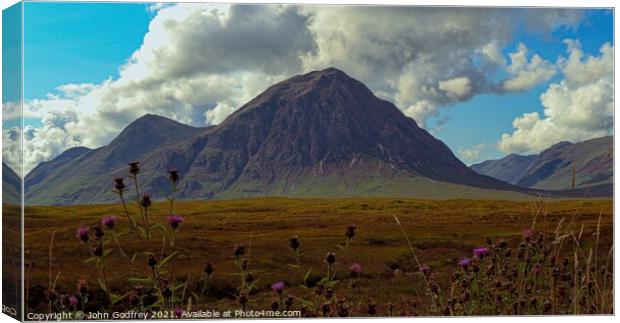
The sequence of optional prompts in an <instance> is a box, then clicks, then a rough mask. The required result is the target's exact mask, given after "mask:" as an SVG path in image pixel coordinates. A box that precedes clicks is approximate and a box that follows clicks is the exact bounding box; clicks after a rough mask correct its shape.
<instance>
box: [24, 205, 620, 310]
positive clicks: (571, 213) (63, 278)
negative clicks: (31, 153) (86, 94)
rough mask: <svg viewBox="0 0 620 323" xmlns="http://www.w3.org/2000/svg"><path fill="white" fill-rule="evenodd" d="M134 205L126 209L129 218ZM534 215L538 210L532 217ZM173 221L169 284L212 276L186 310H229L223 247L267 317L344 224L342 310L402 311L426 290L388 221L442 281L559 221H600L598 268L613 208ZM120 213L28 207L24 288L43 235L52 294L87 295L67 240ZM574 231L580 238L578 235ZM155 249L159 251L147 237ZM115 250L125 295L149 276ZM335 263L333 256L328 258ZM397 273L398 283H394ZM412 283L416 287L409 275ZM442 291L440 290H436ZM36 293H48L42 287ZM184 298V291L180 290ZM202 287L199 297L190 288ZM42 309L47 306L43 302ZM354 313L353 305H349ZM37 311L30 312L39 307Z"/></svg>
mask: <svg viewBox="0 0 620 323" xmlns="http://www.w3.org/2000/svg"><path fill="white" fill-rule="evenodd" d="M132 208H135V205H130V211H131V212H133V213H134V214H136V213H137V208H136V209H132ZM543 208H544V212H543V211H541V210H543ZM175 210H176V212H175V213H178V214H181V215H183V216H184V217H185V222H184V223H183V224H182V225H181V229H180V231H179V232H178V234H177V236H176V244H177V248H179V249H180V255H179V256H178V257H177V258H176V260H175V261H176V264H175V268H176V269H175V274H174V276H175V277H176V279H178V280H188V279H189V280H190V286H193V285H196V286H202V285H201V284H200V283H199V282H198V279H199V278H200V277H201V274H202V270H203V267H204V264H205V262H207V261H209V262H211V263H213V265H214V267H215V273H214V275H213V278H212V280H211V282H210V286H211V287H210V290H211V292H210V293H209V295H208V296H207V297H204V298H203V299H201V302H200V303H199V304H194V308H202V309H214V308H218V309H223V308H231V307H235V308H236V307H237V305H236V303H235V300H234V298H233V297H234V294H235V288H236V287H237V285H238V280H239V277H238V276H235V275H233V274H232V273H234V272H236V271H237V269H236V267H235V263H234V256H233V253H232V246H233V245H234V244H235V243H245V244H246V245H248V246H251V248H250V263H251V265H250V266H251V268H253V270H254V271H255V272H256V276H257V277H259V279H258V282H257V287H258V289H259V290H258V291H257V292H256V293H257V295H252V296H251V297H250V308H256V309H259V308H260V309H266V308H268V307H269V304H270V303H271V302H272V300H273V297H274V293H273V292H272V291H271V290H270V288H269V286H270V285H271V283H273V282H275V281H279V280H282V281H284V282H285V283H286V285H287V286H290V287H291V288H289V289H288V292H289V293H290V294H292V295H299V296H302V295H306V294H308V291H306V290H304V289H303V288H301V287H299V286H300V285H301V283H302V280H303V277H304V275H305V274H306V272H307V271H308V269H310V268H311V269H312V272H311V274H310V275H309V277H310V278H311V280H312V279H316V278H318V277H320V275H323V274H324V267H325V264H324V263H323V259H324V256H325V254H326V253H327V252H328V251H336V253H337V256H338V253H339V250H337V248H336V247H335V245H337V244H343V243H344V240H345V237H344V230H345V228H346V226H347V225H355V226H356V227H357V235H356V236H355V238H354V239H353V242H352V243H351V245H350V247H349V251H348V255H347V263H345V264H341V265H342V266H343V268H344V270H341V271H342V277H341V278H345V277H346V275H347V270H346V268H348V266H349V264H350V263H351V262H359V263H360V264H361V265H362V276H361V278H360V279H359V280H358V281H357V282H356V283H355V285H356V286H355V288H353V289H346V288H343V289H342V290H341V291H339V297H347V299H350V300H352V302H353V304H357V305H353V307H354V308H352V309H351V310H352V312H353V313H355V311H356V310H357V312H358V313H361V312H363V311H364V310H363V309H362V308H365V306H366V305H365V304H366V303H367V300H368V299H373V300H374V302H376V303H377V306H378V308H379V310H380V311H384V312H385V311H386V309H387V308H388V307H389V305H388V303H390V302H391V303H393V304H404V303H406V302H408V301H409V300H411V299H424V297H423V295H422V296H420V295H421V294H424V290H425V287H424V285H423V282H420V281H419V279H418V278H419V276H416V275H417V273H416V270H417V268H418V266H417V265H416V263H415V261H414V259H413V258H412V256H411V252H410V250H409V246H408V244H407V242H406V241H405V238H404V237H403V234H402V232H401V228H400V227H399V226H398V225H397V224H396V222H395V220H394V215H396V216H397V217H398V218H399V219H400V222H401V223H402V226H403V228H404V230H405V231H406V233H407V234H408V236H409V238H410V239H411V245H412V246H413V248H414V249H415V252H416V254H417V256H418V258H419V261H420V262H421V263H422V264H425V265H428V266H430V267H431V268H433V270H434V271H435V272H436V274H435V276H436V280H437V281H440V282H446V283H448V282H449V281H450V276H451V275H452V272H453V271H454V270H455V269H456V268H457V267H456V263H457V260H458V258H459V257H460V256H462V255H467V256H470V255H471V250H472V248H474V247H477V246H480V245H484V244H485V240H486V239H487V238H490V239H492V240H497V239H507V240H517V239H520V237H521V236H522V232H523V230H524V229H526V228H529V227H531V225H532V223H533V221H534V219H535V218H536V228H537V229H538V230H545V231H548V232H552V231H554V230H555V228H556V225H557V224H558V222H560V221H562V223H563V228H564V229H565V230H567V229H570V230H572V231H574V232H575V234H578V233H579V232H581V235H582V236H584V237H592V236H593V235H594V234H596V232H597V222H598V221H599V215H600V239H598V240H595V239H583V241H584V242H583V243H582V249H583V250H589V248H590V247H593V248H594V247H595V245H594V244H595V243H596V242H595V241H598V249H597V250H598V253H597V256H596V257H597V258H596V262H599V263H603V262H604V260H605V259H603V258H606V256H607V251H608V250H609V249H610V247H611V245H612V239H613V233H612V230H613V203H612V201H611V200H570V201H569V200H557V201H546V202H508V201H486V200H448V201H435V200H412V199H391V198H351V199H287V198H257V199H243V200H230V201H209V202H203V201H179V202H176V203H175ZM122 212H123V209H122V206H120V205H94V206H67V207H28V208H26V219H25V221H26V237H25V241H26V246H25V247H26V262H27V263H28V262H32V263H33V267H32V270H31V273H30V275H31V276H30V277H28V281H29V285H30V286H37V285H39V286H47V285H48V281H49V279H50V274H49V270H50V268H49V267H48V266H49V264H50V259H49V257H50V256H49V255H50V250H49V245H50V236H51V235H52V234H53V232H55V237H54V250H53V255H54V259H53V262H51V263H52V265H53V268H52V270H53V271H54V272H58V273H60V275H59V277H58V281H57V286H58V289H59V292H60V293H62V292H72V291H73V290H74V289H75V283H76V282H77V280H78V279H87V280H89V282H90V283H89V287H90V288H96V286H97V283H96V277H97V275H98V271H97V268H96V267H95V266H93V264H87V263H85V262H84V260H86V259H87V258H89V257H90V255H89V253H88V250H87V249H86V248H85V247H84V245H83V244H81V243H79V241H78V239H77V238H76V237H75V230H76V228H77V227H78V226H80V225H94V224H97V223H99V221H100V220H101V217H102V216H104V215H109V214H116V215H118V216H119V219H120V222H119V224H118V226H119V227H120V228H121V229H123V228H126V227H127V226H128V223H127V220H126V219H125V218H124V217H123V216H122ZM151 212H152V213H151V214H152V215H151V219H153V221H154V222H159V223H164V222H165V215H167V212H168V204H167V203H155V204H154V205H153V208H152V211H151ZM582 226H583V229H582V228H581V227H582ZM292 235H298V236H299V239H300V241H301V252H302V255H301V265H302V266H301V267H302V268H299V269H298V268H295V267H293V266H290V265H289V264H294V263H295V259H294V257H293V254H292V252H291V250H290V249H289V247H288V238H289V237H290V236H292ZM119 240H120V241H121V243H122V244H123V248H124V250H125V252H126V253H127V254H128V255H129V256H130V257H131V256H132V255H133V254H134V253H136V252H140V251H142V248H141V246H142V244H141V243H140V241H139V239H137V238H130V236H128V235H124V236H120V237H119ZM153 244H154V248H155V249H157V246H159V245H161V241H158V240H157V238H156V239H154V241H153ZM109 246H110V248H112V249H114V250H113V251H112V253H111V254H110V256H108V257H107V260H106V262H107V268H108V277H109V280H110V285H111V289H112V290H113V291H117V292H118V293H124V292H126V291H127V290H129V289H130V288H131V284H128V282H127V278H128V277H134V276H135V277H138V276H145V275H148V274H149V271H148V267H147V265H146V258H145V256H143V255H141V254H138V255H136V256H135V260H134V261H133V262H131V261H127V260H126V259H125V258H123V257H122V255H121V254H120V253H119V252H118V250H116V248H115V246H114V245H113V244H109ZM338 260H339V261H341V259H340V258H338ZM395 273H396V274H395ZM414 276H415V277H414ZM447 287H448V286H442V288H443V289H446V288H447ZM45 288H46V287H45ZM189 288H190V289H191V287H189ZM198 289H200V288H198ZM45 305H47V302H45ZM356 306H357V307H356ZM39 310H40V309H39Z"/></svg>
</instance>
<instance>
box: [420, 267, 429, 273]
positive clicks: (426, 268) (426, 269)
mask: <svg viewBox="0 0 620 323" xmlns="http://www.w3.org/2000/svg"><path fill="white" fill-rule="evenodd" d="M419 270H420V272H421V273H423V274H424V275H428V274H430V273H431V268H430V267H428V266H422V267H420V269H419Z"/></svg>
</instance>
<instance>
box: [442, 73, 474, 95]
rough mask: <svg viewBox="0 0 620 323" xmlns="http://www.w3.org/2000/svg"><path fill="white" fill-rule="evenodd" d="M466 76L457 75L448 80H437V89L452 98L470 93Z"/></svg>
mask: <svg viewBox="0 0 620 323" xmlns="http://www.w3.org/2000/svg"><path fill="white" fill-rule="evenodd" d="M469 83H470V81H469V79H468V78H467V77H457V78H453V79H450V80H445V81H439V83H438V84H439V89H440V90H441V91H444V92H445V93H446V95H447V96H448V97H450V98H452V99H454V100H459V99H462V98H465V97H467V96H468V95H470V94H471V85H470V84H469Z"/></svg>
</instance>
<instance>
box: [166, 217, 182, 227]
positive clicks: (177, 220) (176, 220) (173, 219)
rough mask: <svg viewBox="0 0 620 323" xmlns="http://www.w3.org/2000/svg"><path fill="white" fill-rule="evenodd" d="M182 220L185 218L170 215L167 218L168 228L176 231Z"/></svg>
mask: <svg viewBox="0 0 620 323" xmlns="http://www.w3.org/2000/svg"><path fill="white" fill-rule="evenodd" d="M183 220H185V218H183V217H182V216H180V215H171V216H169V217H168V223H170V226H171V227H172V228H173V229H177V228H178V227H179V224H181V223H182V222H183Z"/></svg>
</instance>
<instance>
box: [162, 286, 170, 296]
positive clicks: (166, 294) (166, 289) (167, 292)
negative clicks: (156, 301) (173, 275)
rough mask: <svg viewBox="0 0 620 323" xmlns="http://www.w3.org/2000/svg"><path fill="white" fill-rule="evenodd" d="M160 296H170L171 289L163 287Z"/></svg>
mask: <svg viewBox="0 0 620 323" xmlns="http://www.w3.org/2000/svg"><path fill="white" fill-rule="evenodd" d="M161 296H163V297H164V298H170V297H172V290H171V289H170V288H168V287H166V288H164V290H163V291H162V292H161Z"/></svg>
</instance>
